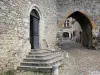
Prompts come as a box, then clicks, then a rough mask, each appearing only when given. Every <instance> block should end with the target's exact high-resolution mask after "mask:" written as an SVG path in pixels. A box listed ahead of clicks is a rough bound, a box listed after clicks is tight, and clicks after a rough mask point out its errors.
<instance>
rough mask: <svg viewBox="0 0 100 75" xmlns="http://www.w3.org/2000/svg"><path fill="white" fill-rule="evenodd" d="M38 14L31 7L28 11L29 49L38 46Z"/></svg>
mask: <svg viewBox="0 0 100 75" xmlns="http://www.w3.org/2000/svg"><path fill="white" fill-rule="evenodd" d="M39 20H40V17H39V14H38V12H37V11H36V10H35V9H33V10H32V11H31V13H30V43H31V49H38V48H39Z"/></svg>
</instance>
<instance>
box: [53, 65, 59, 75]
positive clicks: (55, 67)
mask: <svg viewBox="0 0 100 75" xmlns="http://www.w3.org/2000/svg"><path fill="white" fill-rule="evenodd" d="M52 75H59V70H58V66H54V67H53V68H52Z"/></svg>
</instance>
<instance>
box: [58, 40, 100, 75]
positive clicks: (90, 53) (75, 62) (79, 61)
mask: <svg viewBox="0 0 100 75" xmlns="http://www.w3.org/2000/svg"><path fill="white" fill-rule="evenodd" d="M62 50H64V51H65V59H64V67H62V69H63V70H62V71H61V72H60V75H100V51H99V50H88V49H86V48H85V47H83V46H82V45H81V44H78V43H75V42H74V41H65V42H63V46H62Z"/></svg>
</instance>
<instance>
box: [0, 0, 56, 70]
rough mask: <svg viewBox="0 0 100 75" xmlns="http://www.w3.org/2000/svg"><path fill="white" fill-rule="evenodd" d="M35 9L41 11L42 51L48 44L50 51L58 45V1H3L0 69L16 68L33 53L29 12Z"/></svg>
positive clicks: (1, 6) (0, 2)
mask: <svg viewBox="0 0 100 75" xmlns="http://www.w3.org/2000/svg"><path fill="white" fill-rule="evenodd" d="M33 8H37V9H38V10H39V15H40V18H41V24H40V26H39V28H40V33H39V34H40V38H39V39H40V40H39V41H40V48H46V47H45V46H46V45H45V44H46V43H47V44H48V47H49V48H53V47H54V46H55V41H56V32H57V15H56V12H57V10H56V1H55V0H0V70H2V69H5V68H16V66H18V65H19V63H20V61H22V59H23V58H24V57H25V55H26V54H27V52H29V51H30V48H31V47H30V41H29V38H30V37H29V28H30V12H31V10H32V9H33ZM44 41H46V43H45V42H44ZM1 59H2V60H1Z"/></svg>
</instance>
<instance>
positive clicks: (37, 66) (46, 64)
mask: <svg viewBox="0 0 100 75" xmlns="http://www.w3.org/2000/svg"><path fill="white" fill-rule="evenodd" d="M62 59H63V57H62V55H61V52H59V51H51V50H48V49H32V50H31V52H29V54H28V55H27V56H26V58H25V59H23V61H22V62H21V64H20V66H19V67H18V68H17V69H18V70H25V71H36V72H37V71H46V72H52V69H53V67H59V66H60V65H61V64H62Z"/></svg>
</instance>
